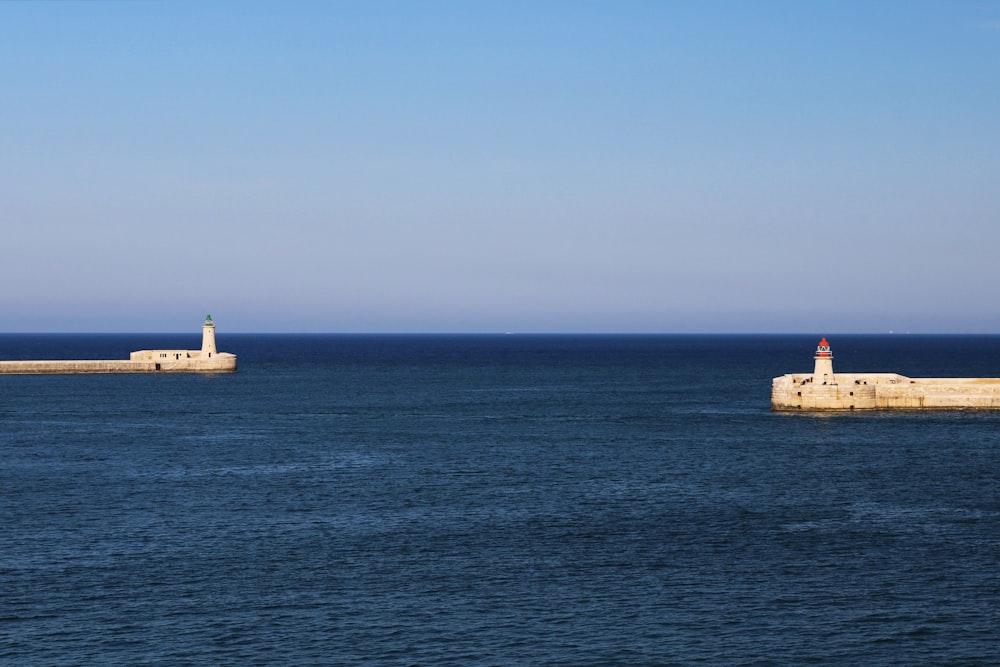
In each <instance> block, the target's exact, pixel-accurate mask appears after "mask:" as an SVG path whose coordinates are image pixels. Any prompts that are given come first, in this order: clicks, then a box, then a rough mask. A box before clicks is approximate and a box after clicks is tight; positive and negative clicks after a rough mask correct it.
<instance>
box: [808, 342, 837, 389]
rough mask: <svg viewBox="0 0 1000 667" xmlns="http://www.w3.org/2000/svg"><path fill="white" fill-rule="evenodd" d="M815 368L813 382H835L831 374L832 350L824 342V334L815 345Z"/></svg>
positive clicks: (835, 379)
mask: <svg viewBox="0 0 1000 667" xmlns="http://www.w3.org/2000/svg"><path fill="white" fill-rule="evenodd" d="M813 359H815V360H816V368H815V369H814V370H813V382H815V383H817V384H837V378H836V377H835V376H834V374H833V352H831V351H830V344H829V343H828V342H826V336H824V337H823V339H822V340H820V342H819V345H817V346H816V356H815V357H813Z"/></svg>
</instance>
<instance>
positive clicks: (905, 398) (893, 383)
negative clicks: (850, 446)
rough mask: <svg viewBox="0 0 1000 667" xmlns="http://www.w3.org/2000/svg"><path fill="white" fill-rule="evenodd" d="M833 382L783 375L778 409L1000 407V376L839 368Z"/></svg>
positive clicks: (776, 392)
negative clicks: (913, 375)
mask: <svg viewBox="0 0 1000 667" xmlns="http://www.w3.org/2000/svg"><path fill="white" fill-rule="evenodd" d="M835 380H836V383H835V384H830V383H827V384H816V383H815V382H814V381H813V380H812V375H783V376H781V377H776V378H774V380H773V382H772V385H771V407H772V408H773V409H775V410H878V409H902V410H915V409H933V410H963V409H964V410H971V409H974V410H1000V378H909V377H906V376H905V375H898V374H895V373H837V374H836V376H835Z"/></svg>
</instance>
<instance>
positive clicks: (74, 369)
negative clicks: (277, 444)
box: [0, 353, 236, 375]
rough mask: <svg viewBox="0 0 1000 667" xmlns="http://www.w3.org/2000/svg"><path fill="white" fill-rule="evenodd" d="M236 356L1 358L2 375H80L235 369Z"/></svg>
mask: <svg viewBox="0 0 1000 667" xmlns="http://www.w3.org/2000/svg"><path fill="white" fill-rule="evenodd" d="M235 371H236V356H235V355H232V354H225V353H222V354H218V355H215V356H213V357H212V358H211V359H183V358H182V359H176V360H164V361H156V360H153V359H149V360H97V359H94V360H91V359H53V360H30V361H27V360H25V361H0V375H78V374H87V373H233V372H235Z"/></svg>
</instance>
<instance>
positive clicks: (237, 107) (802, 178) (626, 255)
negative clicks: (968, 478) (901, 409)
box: [0, 0, 1000, 337]
mask: <svg viewBox="0 0 1000 667" xmlns="http://www.w3.org/2000/svg"><path fill="white" fill-rule="evenodd" d="M0 128H2V130H0V231H2V240H0V280H2V290H0V331H4V332H31V331H69V332H75V331H79V332H101V331H122V332H131V331H162V332H173V331H181V332H184V331H197V330H198V327H199V326H200V324H201V320H202V318H203V317H204V315H205V314H206V313H211V314H212V316H213V317H214V318H215V320H216V322H217V324H218V327H219V335H220V337H221V336H222V335H223V333H224V332H458V333H460V332H504V331H513V332H553V333H557V332H584V333H586V332H620V333H630V332H635V333H652V332H662V333H675V332H676V333H685V332H745V333H768V332H775V333H781V332H821V333H835V332H859V333H867V332H876V333H878V332H888V331H895V332H898V333H902V332H908V331H909V332H914V333H924V332H927V333H979V332H990V333H1000V311H998V309H997V303H998V298H997V297H998V292H1000V260H998V259H997V254H998V247H1000V187H998V182H1000V179H998V175H1000V1H998V0H974V1H969V2H963V1H961V0H956V1H951V2H946V1H943V0H941V1H929V0H912V1H905V2H904V1H897V2H871V1H850V0H848V1H844V2H832V1H830V2H808V1H804V0H803V1H787V2H776V1H769V0H761V1H758V2H745V1H739V0H732V1H712V0H708V1H705V2H701V1H699V2H695V1H690V2H681V1H677V2H668V1H666V0H664V1H660V2H656V1H652V0H651V1H648V2H633V1H628V0H607V1H604V2H592V1H568V0H567V1H555V0H552V1H545V0H533V1H519V0H504V1H503V2H476V1H472V0H469V1H459V0H455V1H451V2H443V1H437V0H426V1H412V2H409V1H406V2H404V1H398V2H381V1H378V0H374V1H360V0H359V1H357V2H294V1H293V2H206V3H194V2H191V3H176V2H135V3H131V2H83V3H77V2H43V3H34V2H3V3H0Z"/></svg>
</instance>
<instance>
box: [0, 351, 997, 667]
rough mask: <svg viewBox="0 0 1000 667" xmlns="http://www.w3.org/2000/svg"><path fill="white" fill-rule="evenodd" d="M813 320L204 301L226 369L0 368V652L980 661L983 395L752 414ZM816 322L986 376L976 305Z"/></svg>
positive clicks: (113, 354)
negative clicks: (508, 319) (881, 329)
mask: <svg viewBox="0 0 1000 667" xmlns="http://www.w3.org/2000/svg"><path fill="white" fill-rule="evenodd" d="M818 339H819V336H818V335H816V336H680V335H677V336H530V335H508V336H502V335H500V336H360V335H359V336H348V335H313V336H306V335H227V334H225V333H224V332H220V333H219V335H218V342H219V348H220V350H223V351H228V352H234V353H236V354H237V355H239V372H238V373H236V374H232V375H207V376H206V375H84V376H0V664H3V665H462V666H465V665H473V666H475V665H698V664H702V665H907V666H910V665H990V664H1000V413H991V412H976V411H968V412H965V411H958V412H907V413H904V412H872V413H861V412H855V413H842V414H823V415H819V414H799V413H796V414H785V413H772V412H771V411H770V408H769V399H770V394H769V392H770V383H771V378H772V377H773V376H776V375H781V374H784V373H787V372H793V371H809V370H811V368H812V364H813V360H812V355H813V352H814V350H815V346H816V343H817V341H818ZM829 340H830V343H831V345H832V347H833V352H834V355H835V359H834V364H835V369H839V370H843V371H893V372H900V373H903V374H906V375H910V376H914V377H917V376H1000V337H997V336H900V335H896V336H889V335H885V336H829ZM199 345H200V337H199V336H179V335H87V336H85V335H74V336H61V335H48V336H21V335H0V358H7V359H15V358H22V359H23V358H112V359H122V358H127V355H128V353H129V352H130V351H132V350H137V349H147V348H175V347H186V348H197V347H199Z"/></svg>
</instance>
